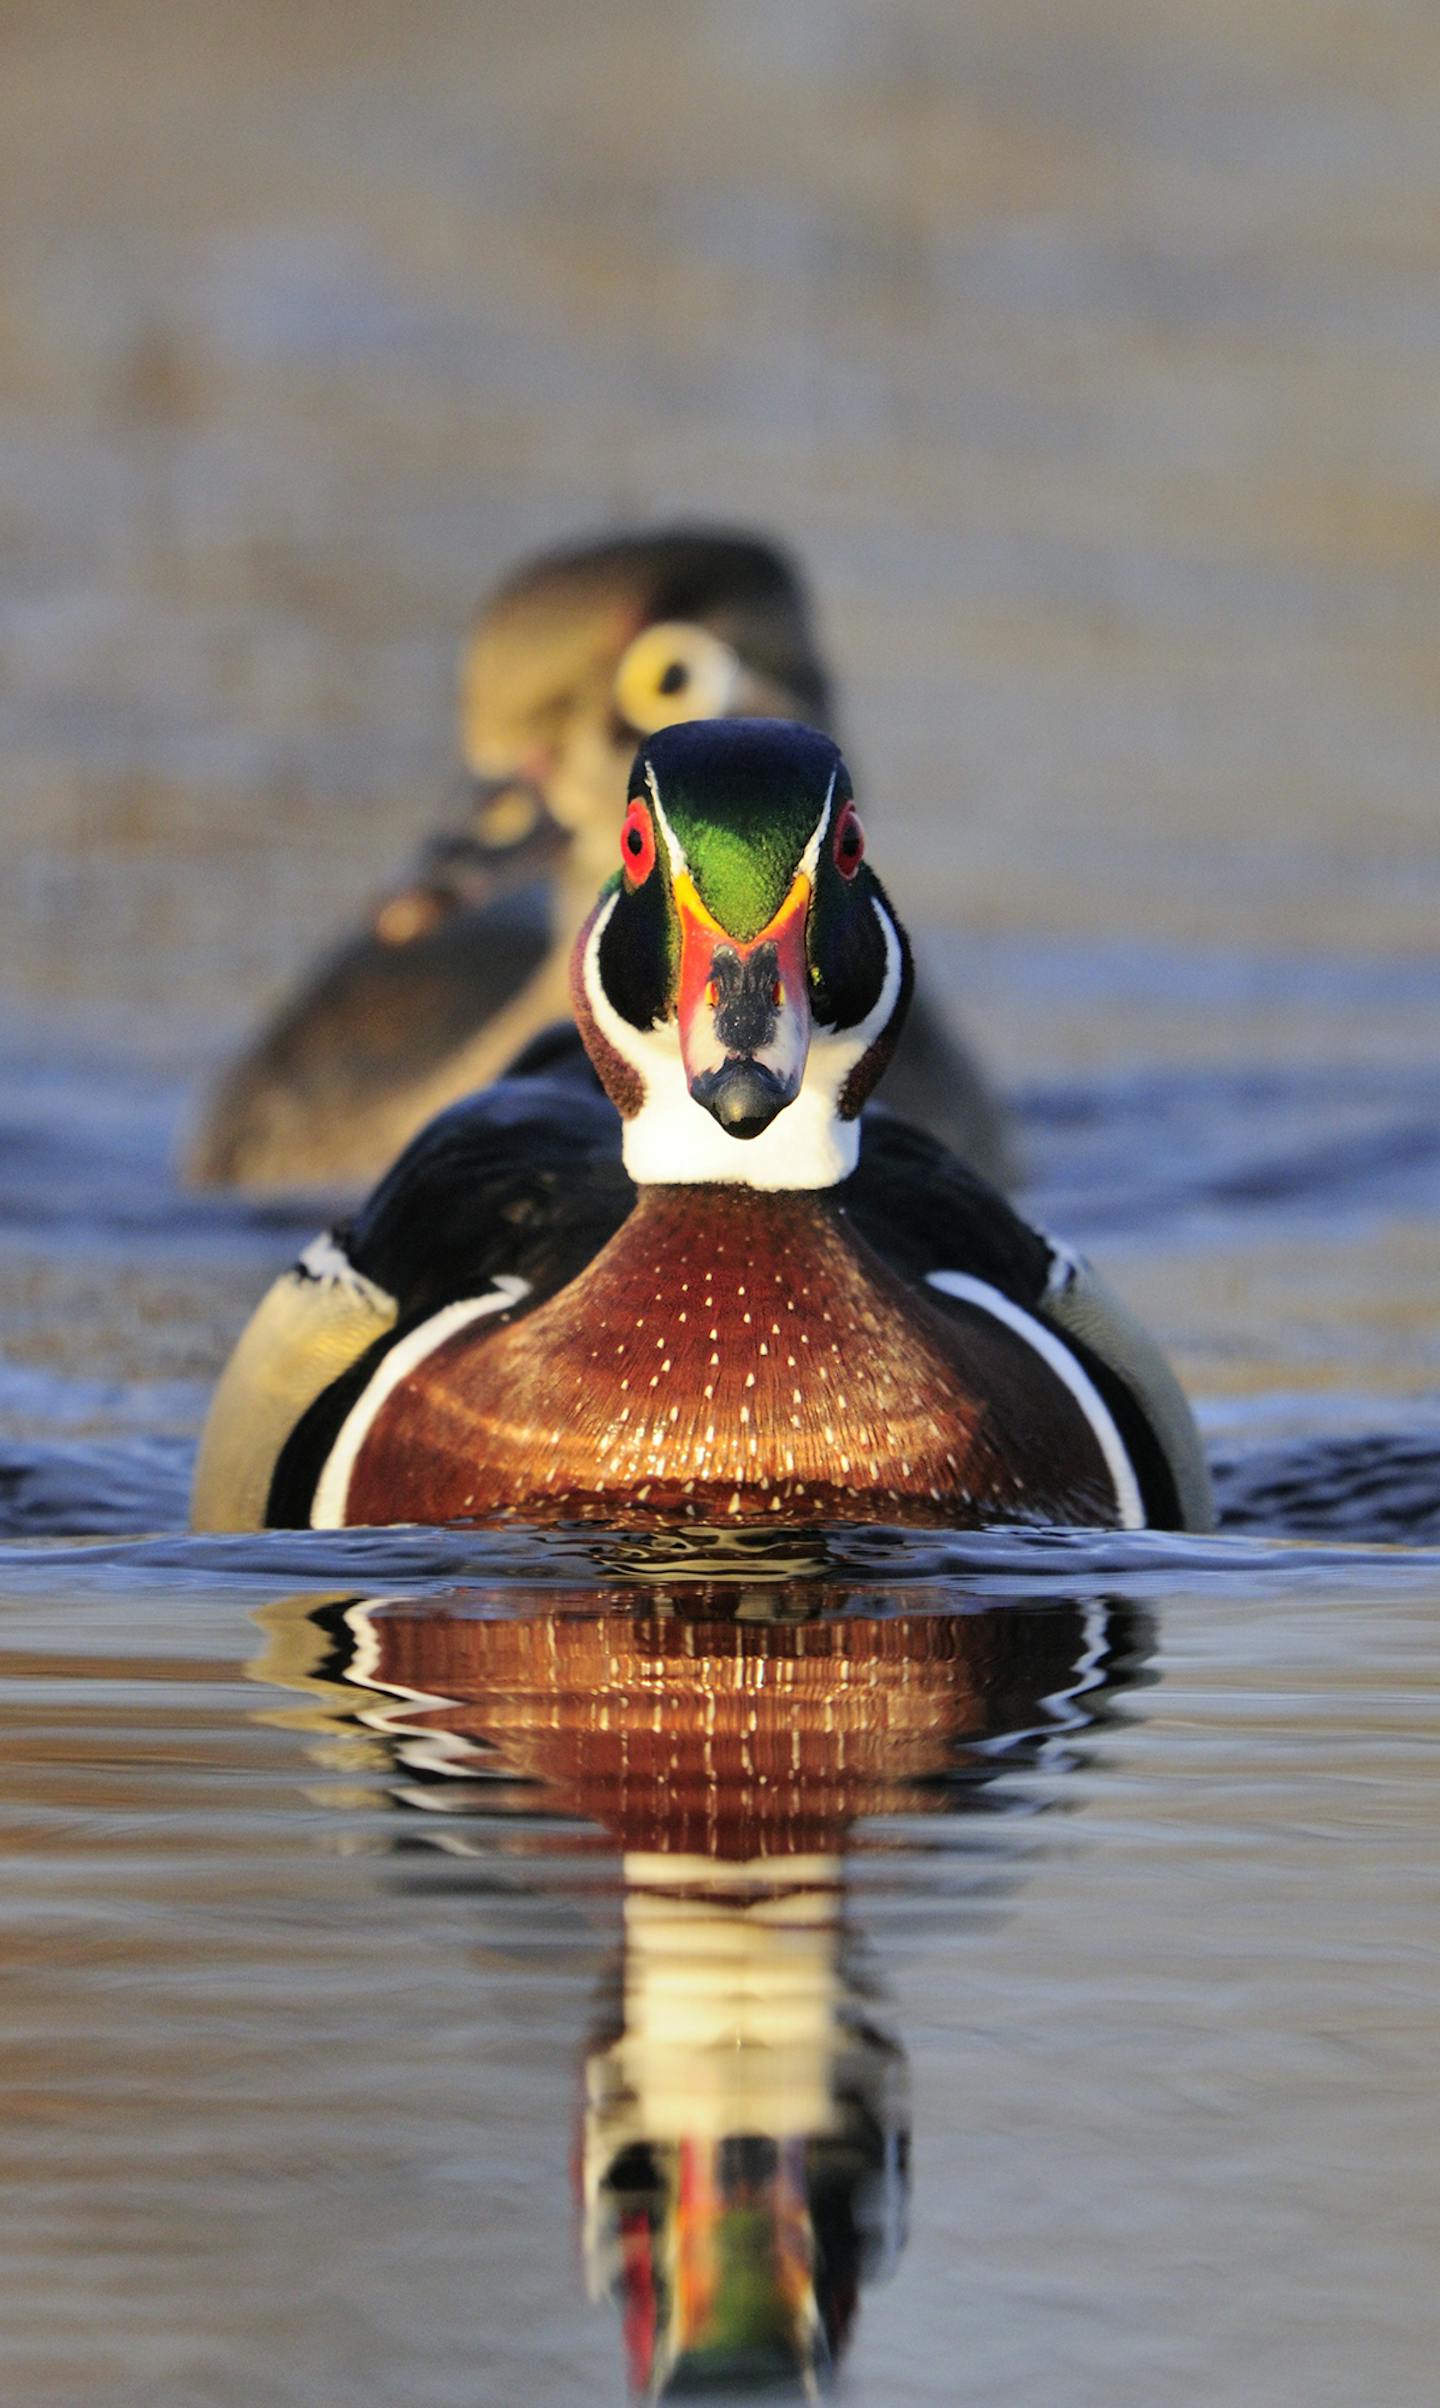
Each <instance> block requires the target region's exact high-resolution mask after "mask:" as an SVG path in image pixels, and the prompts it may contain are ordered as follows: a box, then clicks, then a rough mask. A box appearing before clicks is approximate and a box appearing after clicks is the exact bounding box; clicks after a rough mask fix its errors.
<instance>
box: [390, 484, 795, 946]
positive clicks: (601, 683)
mask: <svg viewBox="0 0 1440 2408" xmlns="http://www.w3.org/2000/svg"><path fill="white" fill-rule="evenodd" d="M459 706H460V708H459V718H460V746H461V751H462V753H463V755H464V759H465V766H466V770H467V773H468V775H469V778H470V780H471V794H470V809H469V813H468V816H467V820H466V823H465V825H464V826H463V827H462V828H461V829H459V830H458V831H456V832H454V833H452V834H451V835H449V836H448V837H446V838H445V839H444V840H443V841H442V845H441V848H440V851H439V852H438V853H437V854H436V856H435V857H434V858H432V859H431V861H430V862H429V863H428V864H427V869H428V871H429V881H428V884H427V883H425V882H423V881H422V882H421V883H420V884H417V886H416V887H415V888H414V889H413V890H412V889H409V888H407V889H406V890H405V892H404V893H403V894H401V895H397V896H393V897H389V898H387V899H386V902H385V904H384V905H383V906H382V917H383V922H384V924H383V926H382V929H381V933H382V935H387V934H388V935H389V936H390V938H391V939H392V941H396V940H399V939H402V938H404V937H408V936H409V934H410V933H411V931H412V927H420V926H423V925H428V924H429V921H430V919H432V918H433V917H434V915H435V913H436V912H437V911H438V910H440V909H443V908H444V907H445V904H446V903H447V901H451V900H454V901H464V900H467V899H469V896H470V890H471V889H472V888H476V889H482V890H483V889H484V887H485V886H486V885H487V883H488V881H489V880H490V879H492V878H493V876H494V873H495V871H496V868H497V866H498V865H499V863H500V862H501V861H503V860H504V859H505V857H506V856H511V857H513V858H515V859H518V860H521V861H525V862H526V863H528V862H529V861H530V860H533V861H534V862H535V864H536V866H537V867H546V866H548V865H549V861H550V859H551V858H553V855H554V853H555V851H556V850H557V849H558V848H561V847H564V846H566V845H569V846H570V847H571V848H572V849H573V854H574V857H575V866H576V869H577V871H578V874H579V875H580V877H581V878H582V880H583V879H585V878H587V877H588V878H589V880H590V883H591V884H592V885H593V879H594V876H595V875H596V874H598V870H597V868H596V866H595V865H596V864H598V860H599V855H598V851H597V850H596V849H595V848H597V847H598V846H600V845H602V844H605V845H608V843H609V841H610V830H611V827H612V825H613V821H614V816H615V814H616V812H617V810H618V808H619V805H620V800H621V796H622V795H623V793H624V785H625V775H626V772H627V770H628V768H629V766H630V761H631V758H632V756H633V754H634V750H635V747H636V745H637V743H639V742H640V741H641V739H642V738H643V737H646V736H649V735H653V734H654V733H655V731H656V730H657V729H659V728H662V727H669V726H672V725H674V724H675V723H676V722H678V721H680V720H686V719H713V718H725V717H729V716H731V715H732V714H742V713H755V712H762V711H763V712H767V713H773V714H775V715H776V716H777V717H784V718H797V719H805V720H809V721H814V722H817V723H818V724H819V725H821V726H824V725H825V724H826V723H827V721H828V718H829V710H830V697H829V686H828V681H827V679H826V675H825V671H824V668H823V665H822V663H821V660H820V656H819V652H818V649H817V644H816V638H815V632H814V628H813V625H812V622H811V613H810V605H809V600H808V597H807V595H806V593H805V589H804V587H803V585H802V583H801V581H800V578H799V575H798V573H797V571H796V570H795V568H794V567H793V566H792V564H791V562H790V561H789V560H787V559H786V557H785V555H784V554H783V553H781V552H778V551H777V550H776V549H775V548H774V546H773V545H771V544H768V543H763V542H761V541H759V540H758V539H757V538H756V537H754V536H750V535H745V534H740V533H735V532H732V531H730V530H724V529H715V528H703V527H700V528H685V527H680V528H665V529H658V530H656V531H654V532H652V533H647V534H642V535H623V536H615V537H612V538H609V539H607V540H605V541H602V542H597V543H588V544H580V545H574V546H569V547H567V548H566V549H564V550H563V551H557V552H553V553H547V554H544V555H543V556H542V557H541V558H539V559H538V560H534V561H530V562H527V563H526V565H525V566H524V567H523V568H521V569H520V570H518V571H517V572H516V573H515V575H514V576H513V577H511V578H509V579H507V580H506V582H505V583H504V584H503V585H502V586H501V587H500V588H499V589H498V591H497V592H495V593H494V594H493V595H492V596H491V597H490V599H489V601H488V602H486V603H485V604H484V606H483V607H482V609H481V611H480V613H479V615H478V617H477V618H476V621H475V624H474V626H473V628H472V629H471V632H470V636H469V640H468V642H467V644H466V648H465V652H464V655H463V658H462V662H461V669H460V694H459ZM442 855H443V857H442ZM427 898H428V904H427Z"/></svg>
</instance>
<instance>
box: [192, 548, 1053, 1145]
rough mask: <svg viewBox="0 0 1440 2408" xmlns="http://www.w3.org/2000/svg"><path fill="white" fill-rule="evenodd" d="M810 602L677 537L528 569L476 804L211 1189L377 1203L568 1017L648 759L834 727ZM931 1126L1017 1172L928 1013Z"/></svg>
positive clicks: (274, 1081)
mask: <svg viewBox="0 0 1440 2408" xmlns="http://www.w3.org/2000/svg"><path fill="white" fill-rule="evenodd" d="M830 708H831V705H830V691H829V680H828V677H827V673H826V669H825V665H824V661H823V658H822V656H821V652H820V647H819V643H818V639H817V636H816V633H815V627H814V622H813V617H812V613H811V609H810V603H809V598H808V595H807V593H806V591H805V587H804V584H803V581H802V580H801V578H800V575H799V573H798V571H797V570H796V568H795V566H794V564H793V563H792V562H791V561H790V560H788V559H787V558H786V556H785V555H784V554H783V553H782V552H780V551H777V550H776V548H775V547H774V546H773V545H771V544H769V543H767V542H764V541H761V540H759V539H757V538H755V537H753V536H750V535H748V534H743V533H739V532H736V531H734V530H731V529H723V528H720V529H716V528H685V527H681V528H670V529H662V530H658V531H654V532H647V533H645V534H643V535H625V536H618V537H615V538H613V539H610V540H606V541H602V542H598V543H588V544H583V545H579V546H571V547H568V548H566V549H565V550H563V551H559V552H555V553H552V554H549V555H547V556H545V557H544V558H542V559H540V560H537V561H532V562H529V563H527V564H526V565H525V566H524V567H522V568H521V569H520V570H519V571H518V572H517V573H516V574H515V575H514V576H512V577H511V578H509V579H508V580H507V581H506V582H505V584H504V585H503V586H502V587H501V588H500V590H499V591H498V592H497V593H496V595H495V596H494V597H493V599H492V600H491V601H490V603H489V604H488V605H487V606H486V608H485V609H484V610H483V611H482V612H481V614H480V616H479V618H478V619H477V622H476V624H475V627H474V630H473V632H472V635H471V638H470V642H469V645H468V647H467V649H466V654H465V659H464V665H463V669H462V676H461V691H460V712H459V722H460V749H461V752H462V754H463V756H464V760H465V764H466V771H467V777H468V780H469V785H468V792H467V798H466V805H465V808H464V811H463V813H462V814H461V815H460V816H459V818H458V819H457V820H456V822H455V823H454V824H453V825H450V826H446V827H444V828H442V829H441V830H440V831H439V833H438V834H437V835H436V836H435V837H433V838H432V839H431V840H430V842H429V843H428V844H427V845H425V846H424V847H423V848H422V850H421V853H420V855H419V858H418V859H417V860H416V861H415V862H414V863H412V864H411V865H410V867H409V868H408V869H407V870H406V871H405V872H404V874H403V875H402V876H401V877H400V878H399V879H398V880H397V881H395V882H394V883H393V884H392V885H391V886H390V887H389V888H388V889H386V890H385V891H384V892H383V893H382V894H381V895H380V896H379V897H378V898H377V899H376V901H375V902H374V904H373V905H372V907H371V909H370V911H369V912H368V913H367V915H366V917H365V919H364V921H363V924H362V925H361V926H359V927H358V928H356V929H355V930H353V931H351V932H350V933H349V934H347V935H346V936H345V937H343V938H342V939H341V940H340V942H339V943H338V945H337V946H336V947H335V948H334V949H333V950H332V951H331V952H330V953H329V954H328V955H327V956H326V958H325V959H324V960H323V961H322V962H321V963H320V964H319V965H318V967H316V968H314V969H312V971H311V972H310V974H309V975H308V976H307V977H306V979H305V980H304V981H303V982H302V983H301V985H300V986H299V987H298V988H297V989H296V991H295V992H294V993H293V994H292V995H291V996H290V998H289V999H288V1000H287V1001H286V1002H285V1003H284V1004H282V1006H281V1008H280V1010H279V1012H278V1014H277V1015H276V1016H275V1017H274V1019H272V1020H271V1021H270V1023H269V1024H268V1026H267V1027H266V1028H264V1029H263V1030H262V1031H261V1032H260V1034H259V1036H258V1037H257V1038H255V1039H254V1040H253V1041H252V1042H251V1043H250V1044H249V1045H248V1046H247V1047H246V1048H245V1050H244V1051H243V1052H242V1053H241V1055H240V1056H239V1057H238V1059H237V1060H236V1061H235V1062H234V1063H233V1064H232V1065H231V1067H230V1068H229V1070H228V1071H227V1072H226V1073H225V1074H224V1076H223V1078H222V1080H221V1082H220V1084H219V1086H218V1088H217V1089H216V1092H215V1093H214V1095H213V1096H212V1097H211V1098H210V1100H209V1102H208V1104H207V1106H206V1109H205V1112H204V1115H203V1118H202V1120H201V1124H200V1127H199V1129H198V1131H197V1133H196V1135H195V1137H194V1139H193V1141H192V1143H191V1145H190V1147H189V1150H188V1154H187V1158H186V1164H185V1170H186V1176H187V1178H189V1179H190V1180H191V1181H192V1182H194V1183H195V1184H198V1185H202V1186H215V1185H240V1186H246V1187H255V1188H272V1189H273V1188H277V1187H279V1188H291V1189H294V1188H296V1187H301V1186H320V1187H323V1188H325V1189H327V1190H328V1191H329V1192H332V1193H333V1192H334V1190H335V1189H336V1187H337V1186H342V1187H343V1186H351V1185H359V1186H363V1185H365V1184H366V1183H368V1182H369V1181H370V1180H372V1179H374V1178H375V1177H376V1176H377V1175H378V1174H379V1172H380V1171H381V1170H382V1169H383V1168H384V1166H385V1164H386V1163H387V1162H388V1161H390V1160H391V1159H392V1158H393V1156H394V1155H395V1154H396V1153H397V1152H398V1150H399V1149H400V1147H401V1146H402V1145H403V1144H405V1143H406V1142H407V1140H408V1139H409V1138H410V1137H411V1136H413V1135H414V1134H415V1132H416V1131H417V1130H418V1129H420V1128H421V1127H422V1126H423V1125H424V1123H425V1122H426V1121H427V1120H428V1119H429V1118H430V1117H431V1116H432V1115H433V1114H434V1113H435V1112H437V1111H439V1110H441V1109H442V1108H443V1107H444V1106H445V1105H446V1104H448V1103H450V1102H452V1101H454V1100H455V1099H456V1098H457V1097H459V1096H461V1095H464V1094H467V1093H469V1092H470V1091H471V1090H472V1089H474V1088H476V1087H479V1086H482V1085H484V1084H485V1083H486V1082H487V1081H488V1080H490V1079H493V1078H495V1077H496V1076H497V1075H498V1074H499V1073H500V1072H501V1071H502V1070H503V1069H504V1068H505V1067H506V1066H507V1065H508V1064H509V1063H510V1062H511V1061H512V1060H513V1059H514V1058H515V1056H516V1055H517V1054H518V1053H519V1052H520V1050H521V1049H522V1048H523V1047H524V1046H525V1045H526V1044H527V1043H529V1042H530V1041H531V1039H533V1038H534V1037H535V1036H536V1034H537V1033H538V1032H539V1031H540V1030H541V1029H542V1028H543V1027H545V1026H546V1025H547V1024H548V1023H549V1022H550V1021H553V1020H555V1019H557V1018H559V1017H560V1016H562V1015H563V1014H564V1013H565V1011H566V1010H567V1008H568V1007H567V975H568V972H567V965H568V961H569V955H570V949H571V946H572V944H573V942H574V937H575V932H576V930H577V929H578V927H579V926H580V923H581V921H582V920H583V919H584V917H585V914H586V912H587V911H588V910H589V908H590V905H591V903H592V902H593V900H594V896H595V889H596V887H597V886H598V884H599V883H600V879H601V877H602V876H603V874H604V871H605V869H606V868H607V867H608V866H609V863H610V861H611V860H612V859H613V856H614V845H615V830H616V826H617V824H618V821H619V816H620V813H621V810H622V809H623V807H624V793H625V779H626V775H627V772H628V769H629V765H630V761H631V758H632V756H633V753H634V748H635V745H636V743H637V742H639V741H640V740H641V739H642V738H644V737H646V736H648V735H650V734H652V733H653V732H654V731H655V730H657V729H659V728H662V727H665V726H668V725H670V724H672V723H674V722H676V721H680V720H693V719H710V718H723V717H727V716H731V715H734V714H743V713H746V712H756V711H764V712H770V713H773V714H775V715H777V716H782V717H786V718H795V719H801V720H805V721H809V722H813V723H815V724H818V725H821V726H824V725H826V724H827V723H828V721H829V717H830ZM922 1019H923V1021H924V1025H923V1026H921V1027H919V1028H917V1029H915V1030H912V1035H911V1039H910V1041H909V1045H908V1048H907V1055H908V1059H907V1064H906V1065H905V1066H904V1067H905V1070H906V1072H907V1073H908V1076H909V1079H910V1084H911V1088H912V1091H913V1092H912V1093H911V1095H910V1097H909V1107H910V1108H911V1109H912V1110H915V1111H916V1112H917V1113H918V1114H919V1116H920V1117H921V1118H922V1119H924V1120H925V1121H926V1122H927V1123H928V1124H929V1125H930V1126H933V1127H934V1128H935V1129H936V1130H937V1132H938V1133H939V1134H940V1135H941V1136H942V1137H943V1138H944V1139H945V1141H946V1142H947V1143H949V1144H952V1145H955V1146H957V1148H958V1149H959V1150H960V1151H961V1152H962V1153H965V1154H966V1155H967V1156H968V1158H969V1159H971V1160H972V1161H974V1162H975V1163H976V1165H977V1167H979V1168H980V1169H982V1170H984V1171H986V1172H987V1174H989V1175H992V1176H995V1175H1004V1167H1005V1145H1004V1136H1003V1130H1002V1126H1001V1120H1000V1116H999V1113H998V1109H997V1107H996V1105H995V1103H994V1100H993V1098H992V1097H991V1096H990V1094H989V1092H988V1090H987V1088H986V1086H985V1083H984V1081H983V1079H982V1078H981V1077H980V1075H979V1073H978V1071H977V1069H976V1067H975V1064H974V1063H973V1061H972V1060H971V1059H970V1057H969V1055H968V1053H967V1051H966V1049H965V1048H964V1046H963V1045H962V1044H961V1043H960V1042H959V1040H958V1039H957V1038H955V1037H954V1036H953V1034H952V1033H951V1032H950V1031H949V1030H948V1029H947V1028H946V1027H945V1026H944V1024H943V1022H942V1021H941V1020H940V1019H939V1018H938V1017H936V1016H934V1015H933V1014H932V1015H929V1016H925V1015H922Z"/></svg>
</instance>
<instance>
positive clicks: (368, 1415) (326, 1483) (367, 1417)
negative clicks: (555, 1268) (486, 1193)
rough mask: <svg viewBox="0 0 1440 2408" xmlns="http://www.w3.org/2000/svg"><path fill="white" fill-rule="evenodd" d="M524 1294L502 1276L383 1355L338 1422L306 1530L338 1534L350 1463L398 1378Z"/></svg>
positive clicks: (520, 1282)
mask: <svg viewBox="0 0 1440 2408" xmlns="http://www.w3.org/2000/svg"><path fill="white" fill-rule="evenodd" d="M529 1293H530V1282H529V1280H528V1279H517V1278H516V1277H515V1276H514V1275H513V1273H511V1272H508V1271H506V1272H502V1273H501V1274H500V1276H499V1278H498V1279H497V1280H496V1282H495V1285H494V1288H493V1289H492V1290H491V1292H490V1294H489V1295H487V1296H466V1297H463V1298H462V1299H461V1301H460V1302H459V1303H458V1304H447V1305H446V1306H444V1308H443V1309H442V1310H441V1311H440V1312H438V1313H432V1314H431V1316H430V1318H429V1320H428V1321H422V1322H421V1324H420V1326H419V1328H418V1329H412V1330H411V1332H410V1334H409V1336H408V1337H405V1338H402V1339H401V1340H400V1342H399V1344H398V1345H396V1346H392V1347H391V1349H390V1351H389V1353H388V1354H386V1355H383V1356H382V1357H381V1359H380V1363H379V1366H378V1368H377V1370H376V1373H375V1377H374V1378H373V1379H372V1380H371V1382H370V1384H369V1386H368V1387H367V1388H365V1389H364V1390H362V1392H361V1394H360V1395H359V1396H358V1397H357V1398H356V1400H355V1402H354V1404H353V1405H352V1406H351V1408H350V1410H349V1412H348V1413H347V1414H346V1416H345V1419H344V1421H343V1422H342V1423H341V1425H340V1434H339V1436H338V1438H337V1439H336V1441H335V1444H334V1446H333V1447H332V1448H331V1449H330V1452H329V1454H328V1455H327V1456H326V1458H325V1465H324V1469H323V1470H322V1472H321V1474H320V1477H319V1479H318V1480H317V1482H316V1484H315V1496H314V1500H313V1502H312V1504H311V1507H310V1527H311V1529H312V1530H343V1529H344V1527H345V1505H346V1501H347V1498H348V1495H349V1490H350V1475H351V1473H352V1472H353V1471H354V1469H355V1462H356V1458H357V1456H358V1455H359V1452H360V1449H361V1447H362V1446H363V1445H364V1443H365V1440H366V1438H367V1437H368V1436H369V1434H370V1431H371V1429H372V1427H373V1426H374V1422H375V1417H376V1415H377V1414H378V1413H379V1411H380V1408H381V1406H382V1405H383V1404H384V1403H385V1402H386V1400H387V1398H389V1397H390V1396H392V1395H393V1394H394V1392H395V1390H396V1389H397V1388H398V1387H399V1385H400V1382H401V1381H402V1380H403V1379H408V1377H409V1375H410V1373H411V1372H412V1371H413V1370H414V1369H415V1368H416V1366H417V1364H420V1363H423V1362H424V1360H425V1358H426V1356H427V1355H429V1354H433V1353H434V1351H435V1349H436V1347H437V1346H443V1345H444V1343H445V1341H446V1339H447V1338H453V1337H454V1335H455V1333H456V1331H457V1330H461V1329H467V1328H468V1327H469V1325H470V1323H471V1322H472V1321H482V1320H484V1319H485V1317H486V1315H487V1314H490V1313H508V1312H509V1310H510V1308H511V1306H512V1305H516V1304H518V1303H519V1302H520V1300H521V1298H522V1297H524V1296H528V1295H529Z"/></svg>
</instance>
